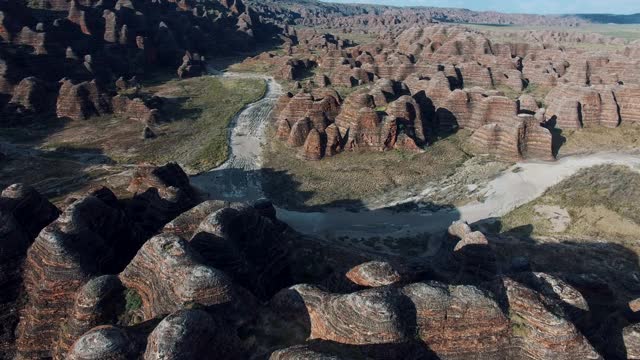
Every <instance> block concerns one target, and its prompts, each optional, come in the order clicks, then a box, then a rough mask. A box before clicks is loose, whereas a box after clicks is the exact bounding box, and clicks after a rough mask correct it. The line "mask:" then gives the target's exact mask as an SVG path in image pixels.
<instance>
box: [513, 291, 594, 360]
mask: <svg viewBox="0 0 640 360" xmlns="http://www.w3.org/2000/svg"><path fill="white" fill-rule="evenodd" d="M503 286H504V288H505V291H506V295H507V298H508V300H509V310H510V317H511V327H512V332H513V336H514V343H515V344H517V346H518V347H519V348H520V351H521V353H520V356H528V357H530V358H534V359H549V358H560V359H577V358H580V359H601V358H602V357H601V356H600V355H599V354H597V353H596V352H595V350H594V349H593V347H592V346H591V344H589V342H588V341H587V340H586V339H585V338H584V336H583V335H582V334H581V333H580V332H579V331H578V330H577V329H576V327H575V326H574V325H573V324H572V323H571V322H569V321H568V320H566V319H565V318H563V317H562V316H561V315H558V314H556V313H554V312H552V311H550V310H548V309H547V308H546V307H545V305H544V302H543V300H542V299H541V297H540V295H539V294H537V293H535V292H534V291H533V290H531V289H529V288H526V287H524V286H522V285H520V284H519V283H517V282H515V281H513V280H511V279H505V280H504V282H503Z"/></svg>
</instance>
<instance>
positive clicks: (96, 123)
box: [45, 77, 266, 173]
mask: <svg viewBox="0 0 640 360" xmlns="http://www.w3.org/2000/svg"><path fill="white" fill-rule="evenodd" d="M265 92H266V83H265V82H264V81H263V80H260V79H233V78H214V77H198V78H192V79H187V80H171V81H168V82H165V83H162V85H156V86H152V87H149V88H143V90H142V93H143V94H145V95H146V96H152V95H157V96H160V97H162V98H163V99H164V102H163V105H162V108H161V111H160V118H161V119H160V120H161V122H160V123H159V124H157V125H154V126H152V129H153V131H154V133H155V134H156V135H157V136H156V138H154V139H147V140H143V139H142V130H143V128H144V125H143V124H141V123H140V122H138V121H134V120H130V119H125V118H122V117H119V116H114V115H109V116H102V117H97V118H92V119H89V120H87V121H75V122H71V123H69V124H68V125H67V126H66V127H65V128H64V129H63V130H62V131H60V132H57V133H55V134H53V135H51V136H50V137H49V138H48V139H47V141H46V143H45V147H47V148H92V149H99V150H101V151H102V152H103V153H104V154H105V155H106V156H108V157H109V158H111V159H112V160H114V161H116V162H117V163H122V164H131V163H143V162H144V163H152V164H158V165H161V164H165V163H167V162H177V163H179V164H180V165H182V166H183V167H184V168H185V169H186V170H187V171H188V172H190V173H199V172H203V171H207V170H210V169H212V168H215V167H217V166H219V165H220V164H222V163H223V162H224V161H226V159H227V157H228V154H229V148H228V147H229V144H228V142H229V126H230V122H231V120H232V119H233V118H234V116H235V115H236V114H237V113H238V112H240V111H241V110H242V109H243V108H244V107H245V106H246V105H248V104H250V103H253V102H255V101H257V100H259V99H261V98H262V97H263V96H264V94H265Z"/></svg>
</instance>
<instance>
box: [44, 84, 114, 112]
mask: <svg viewBox="0 0 640 360" xmlns="http://www.w3.org/2000/svg"><path fill="white" fill-rule="evenodd" d="M61 84H62V85H61V86H60V93H59V94H58V100H57V105H56V113H57V115H58V117H59V118H70V119H72V120H86V119H88V118H89V117H91V116H94V115H102V114H107V113H110V112H111V99H110V98H109V97H108V96H107V95H105V93H104V92H103V91H102V90H101V89H100V88H99V86H98V84H97V83H96V82H95V80H94V81H92V82H82V83H79V84H74V83H73V82H72V81H71V80H66V79H65V80H62V81H61Z"/></svg>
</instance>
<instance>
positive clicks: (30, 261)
mask: <svg viewBox="0 0 640 360" xmlns="http://www.w3.org/2000/svg"><path fill="white" fill-rule="evenodd" d="M180 174H182V175H183V177H180ZM131 188H132V191H133V192H137V194H136V195H134V197H133V198H132V199H131V200H129V201H127V202H121V201H119V200H118V199H117V198H116V196H115V195H114V194H113V193H112V192H111V191H109V190H108V189H100V190H97V191H94V192H93V193H91V194H89V195H87V196H85V197H82V198H80V199H77V200H75V201H74V202H73V203H72V204H70V205H69V206H68V207H67V208H66V209H65V211H64V213H62V215H60V217H59V218H58V219H57V220H56V221H55V222H53V223H52V224H50V225H48V226H47V227H46V228H44V229H43V230H42V232H40V234H39V235H38V237H37V238H36V240H35V242H34V243H33V245H32V246H31V247H30V248H29V251H28V252H27V256H26V260H25V264H24V287H25V292H26V295H27V297H28V302H27V304H26V305H25V307H24V309H22V311H21V314H20V317H21V320H20V325H19V327H18V330H17V334H18V339H17V342H16V344H17V348H18V352H19V354H20V356H23V357H43V356H44V357H46V356H50V355H51V354H53V352H54V348H55V344H56V342H57V341H58V339H60V348H61V349H63V350H64V349H66V348H67V347H68V346H69V344H70V342H71V340H73V339H75V338H74V337H75V336H77V334H74V333H73V331H75V332H80V331H81V330H84V331H86V330H87V329H86V327H87V326H89V325H96V324H95V322H96V321H98V320H91V319H88V320H87V319H76V320H75V322H74V320H70V323H69V326H68V327H65V329H66V330H61V328H60V325H61V322H64V321H65V319H66V318H67V316H69V312H71V313H74V311H73V310H72V309H73V308H74V302H75V301H76V294H75V293H76V291H77V290H79V289H80V288H81V287H82V286H83V285H84V284H85V283H86V282H87V281H88V280H89V279H91V278H92V277H95V276H99V275H102V274H114V273H117V272H118V271H120V270H122V269H123V268H124V267H125V266H126V265H127V264H128V262H129V260H131V259H132V258H133V256H134V255H135V253H136V252H137V251H138V249H139V247H140V246H141V244H142V243H143V242H144V240H145V239H146V237H148V236H150V235H151V234H152V233H153V232H155V231H157V230H158V229H160V228H161V227H162V226H164V224H165V223H166V222H168V221H169V220H170V219H172V218H173V217H175V216H176V215H177V214H178V213H180V212H182V211H184V210H186V209H188V208H189V207H191V206H192V205H191V203H190V202H191V201H193V190H192V189H191V187H190V185H189V181H188V178H187V177H186V175H184V172H182V169H180V168H179V167H176V166H173V167H172V166H171V165H170V166H167V167H161V168H150V167H147V168H142V169H140V171H138V172H137V173H136V175H135V176H134V180H133V181H132V185H131ZM40 206H44V205H40ZM36 209H37V208H36ZM45 209H46V208H45ZM54 209H55V208H54ZM32 211H33V210H32ZM41 211H42V210H41ZM43 283H45V284H48V285H47V286H46V287H43V286H41V284H43ZM81 296H82V295H81ZM95 296H96V297H98V298H100V296H102V295H100V294H98V295H95ZM98 301H99V299H98ZM95 306H97V307H100V305H99V304H98V305H95ZM91 311H93V310H91ZM81 312H82V310H81V309H78V310H77V311H75V314H77V315H76V316H78V317H83V316H82V315H81ZM96 316H98V315H96ZM100 316H102V315H100ZM100 316H98V317H99V318H100ZM105 316H106V315H105ZM83 321H88V324H89V325H86V324H85V325H83V324H82V322H83ZM74 329H75V330H74ZM59 356H62V355H59Z"/></svg>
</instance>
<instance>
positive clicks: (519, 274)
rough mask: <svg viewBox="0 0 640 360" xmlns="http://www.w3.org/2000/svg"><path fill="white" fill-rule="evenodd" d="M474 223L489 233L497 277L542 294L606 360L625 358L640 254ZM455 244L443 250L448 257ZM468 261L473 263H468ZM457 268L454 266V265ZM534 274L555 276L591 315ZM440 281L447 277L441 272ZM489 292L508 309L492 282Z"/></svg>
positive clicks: (477, 262)
mask: <svg viewBox="0 0 640 360" xmlns="http://www.w3.org/2000/svg"><path fill="white" fill-rule="evenodd" d="M491 223H492V224H491V226H492V227H493V230H492V231H491V230H490V228H489V227H487V225H486V221H484V222H481V223H478V224H472V228H477V229H479V230H482V231H485V234H486V235H487V239H488V240H489V248H490V249H491V251H493V252H494V254H495V259H496V260H495V261H496V267H495V275H496V276H498V277H503V276H507V277H511V278H512V279H514V280H516V281H518V282H520V283H522V284H523V285H525V286H527V287H530V288H532V289H534V290H536V291H537V292H540V293H542V294H544V295H545V296H546V297H547V298H549V299H550V300H551V302H552V303H556V304H559V308H558V306H556V307H550V308H549V309H548V310H549V311H552V312H554V313H557V314H560V316H563V317H565V318H567V319H568V320H570V321H571V322H573V323H574V324H575V325H576V327H577V328H578V330H579V331H580V332H581V333H582V334H583V335H584V336H585V337H586V338H587V339H588V340H589V342H590V343H591V344H592V345H593V346H594V348H595V349H596V351H597V352H598V353H600V354H601V355H603V356H604V357H605V358H606V359H626V358H627V356H626V350H625V346H624V340H623V337H622V332H623V329H624V328H625V327H626V326H628V325H630V324H632V323H636V322H638V320H639V319H638V316H637V315H635V314H632V313H631V310H630V309H629V306H628V303H629V301H631V300H634V299H636V298H637V297H638V294H640V266H639V265H638V255H637V253H636V252H635V251H633V250H632V249H629V248H627V247H625V246H624V245H621V244H618V243H611V242H601V241H587V240H579V239H576V240H572V239H570V238H567V237H566V236H565V237H563V238H561V240H560V241H555V240H553V241H545V240H544V239H537V238H536V237H535V236H533V233H534V230H535V228H534V227H533V226H532V225H524V226H521V227H518V228H515V229H511V230H509V231H502V229H501V223H500V221H499V220H498V219H493V220H492V222H491ZM450 247H451V244H449V245H448V246H445V247H444V248H445V249H447V250H445V253H446V252H447V251H449V250H448V249H450ZM467 259H469V258H467ZM472 259H473V261H474V262H473V264H474V265H473V266H475V267H477V266H486V265H487V261H486V260H482V259H481V258H472ZM454 268H455V266H454ZM535 272H541V273H546V274H549V275H551V276H554V277H556V278H558V279H561V280H562V281H565V282H566V283H567V284H569V285H571V286H573V287H574V288H575V289H577V290H578V291H579V292H580V293H581V294H582V296H583V297H584V300H585V301H586V303H587V304H588V310H584V309H581V308H578V307H576V306H575V305H573V304H569V303H567V302H566V301H565V299H563V298H561V297H560V295H558V293H557V292H556V290H557V289H553V288H552V287H551V285H550V284H545V283H544V282H542V281H540V280H538V279H536V277H535V276H534V275H533V273H535ZM439 276H440V277H449V276H450V273H449V272H441V273H440V274H439ZM482 281H483V276H470V277H466V278H464V279H462V282H463V283H469V284H478V283H480V282H482ZM489 289H490V290H491V291H492V292H493V293H494V294H495V295H496V296H497V298H498V300H499V302H501V303H502V304H504V301H505V300H506V297H505V295H504V290H503V291H500V286H496V283H495V282H493V283H492V285H491V286H489Z"/></svg>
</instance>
